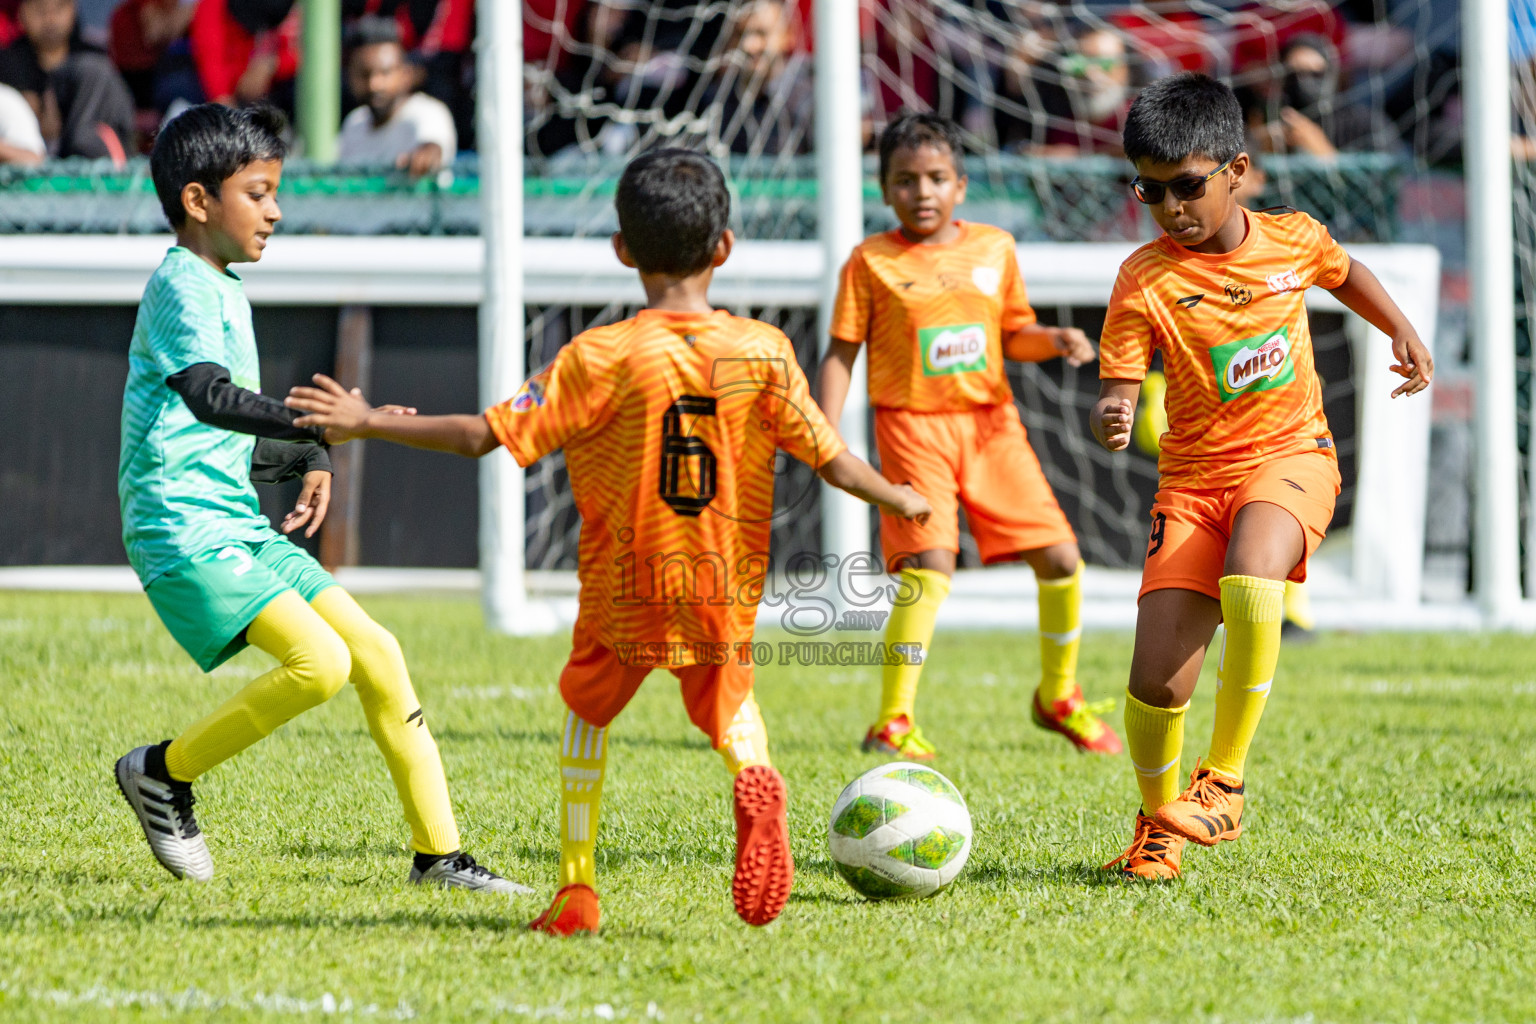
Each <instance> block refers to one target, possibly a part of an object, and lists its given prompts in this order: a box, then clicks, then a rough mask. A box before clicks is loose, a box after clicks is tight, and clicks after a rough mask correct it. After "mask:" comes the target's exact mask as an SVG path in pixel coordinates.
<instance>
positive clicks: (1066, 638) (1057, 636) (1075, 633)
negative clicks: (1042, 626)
mask: <svg viewBox="0 0 1536 1024" xmlns="http://www.w3.org/2000/svg"><path fill="white" fill-rule="evenodd" d="M1082 635H1083V627H1081V626H1079V627H1077V628H1076V629H1072V630H1068V631H1067V632H1065V633H1041V634H1040V639H1042V640H1049V641H1050V642H1051V643H1053V644H1056V645H1057V646H1062V645H1064V644H1069V643H1071V642H1072V641H1074V640H1076V639H1077V638H1078V637H1080V636H1082Z"/></svg>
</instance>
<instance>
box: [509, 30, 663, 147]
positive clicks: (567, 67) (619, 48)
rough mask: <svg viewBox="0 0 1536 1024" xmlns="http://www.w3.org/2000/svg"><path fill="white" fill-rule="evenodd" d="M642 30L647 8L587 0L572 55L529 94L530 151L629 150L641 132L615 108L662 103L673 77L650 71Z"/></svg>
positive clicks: (649, 107)
mask: <svg viewBox="0 0 1536 1024" xmlns="http://www.w3.org/2000/svg"><path fill="white" fill-rule="evenodd" d="M645 29H646V24H645V15H644V13H643V12H641V11H638V10H633V9H631V8H630V6H629V4H628V3H626V2H624V0H588V2H587V5H586V7H585V8H583V10H582V12H581V14H580V16H579V17H578V18H577V22H576V37H575V45H574V46H573V47H572V52H571V53H570V54H569V55H568V57H569V59H568V60H566V61H564V62H563V63H562V65H561V66H560V67H559V69H558V70H557V71H556V72H555V74H554V75H553V76H546V78H545V79H544V81H543V82H541V83H539V84H538V86H537V87H536V88H535V89H534V90H533V95H532V96H531V97H530V102H529V105H528V113H529V115H530V120H529V123H528V126H527V128H528V132H529V149H530V151H531V152H532V153H534V154H536V155H539V156H546V157H548V156H554V155H555V154H557V153H561V152H564V151H567V150H573V149H579V150H580V151H582V152H592V151H594V150H597V151H602V152H607V153H618V154H622V153H625V152H628V150H629V149H630V147H631V146H632V145H633V144H634V142H635V140H636V138H637V137H638V135H639V132H638V130H637V129H636V127H635V125H634V124H633V123H630V122H631V119H630V118H622V117H621V118H615V117H614V114H616V113H618V112H619V111H620V110H636V111H646V112H652V111H659V110H661V109H662V106H663V102H664V96H663V88H664V87H665V86H667V85H668V84H670V83H669V82H668V81H667V80H666V79H665V78H664V77H662V78H659V79H657V78H656V77H655V76H654V73H648V72H649V69H648V65H649V63H650V58H651V55H652V50H651V48H650V47H649V46H648V45H647V44H646V42H645ZM678 91H680V90H678ZM684 99H686V97H684ZM662 112H663V113H664V111H662Z"/></svg>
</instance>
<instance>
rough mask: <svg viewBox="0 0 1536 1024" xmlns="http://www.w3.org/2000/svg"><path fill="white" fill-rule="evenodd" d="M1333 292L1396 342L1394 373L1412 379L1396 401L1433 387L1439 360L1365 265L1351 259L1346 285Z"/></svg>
mask: <svg viewBox="0 0 1536 1024" xmlns="http://www.w3.org/2000/svg"><path fill="white" fill-rule="evenodd" d="M1332 291H1333V294H1334V297H1335V298H1337V299H1338V300H1339V301H1340V302H1342V303H1344V305H1345V306H1347V307H1349V309H1350V310H1352V311H1353V312H1355V313H1358V314H1359V315H1360V316H1361V317H1363V318H1364V319H1365V320H1366V322H1368V323H1369V324H1370V325H1371V326H1373V327H1375V328H1376V329H1377V330H1379V331H1381V333H1383V334H1385V335H1386V336H1387V337H1389V338H1391V339H1392V355H1393V356H1394V357H1395V358H1396V359H1397V362H1396V363H1394V364H1392V372H1393V373H1395V374H1397V375H1398V376H1399V377H1407V378H1408V380H1407V382H1406V383H1404V384H1402V385H1401V386H1400V387H1398V389H1397V390H1396V391H1393V392H1392V397H1393V398H1396V397H1397V396H1398V395H1416V394H1418V393H1419V392H1420V391H1423V390H1424V389H1425V388H1427V387H1429V382H1430V381H1432V380H1434V379H1435V360H1434V359H1433V357H1431V356H1430V354H1429V349H1427V348H1425V347H1424V343H1423V342H1422V341H1420V340H1419V332H1418V331H1416V330H1414V329H1413V325H1412V324H1410V323H1409V322H1408V318H1407V317H1406V316H1404V315H1403V311H1402V310H1401V309H1398V308H1397V303H1395V302H1393V301H1392V297H1391V296H1390V295H1388V294H1387V290H1386V289H1385V288H1383V287H1382V286H1381V282H1380V281H1378V280H1376V275H1375V274H1373V273H1371V272H1370V270H1369V269H1368V268H1367V267H1366V265H1365V264H1363V263H1361V262H1360V261H1359V260H1355V259H1351V260H1350V261H1349V272H1348V273H1347V274H1346V275H1345V277H1344V283H1343V284H1341V285H1339V286H1338V287H1337V288H1334V289H1332Z"/></svg>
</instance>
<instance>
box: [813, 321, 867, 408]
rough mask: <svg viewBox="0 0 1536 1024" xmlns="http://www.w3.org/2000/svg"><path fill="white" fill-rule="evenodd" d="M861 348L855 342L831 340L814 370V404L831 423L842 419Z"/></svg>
mask: <svg viewBox="0 0 1536 1024" xmlns="http://www.w3.org/2000/svg"><path fill="white" fill-rule="evenodd" d="M861 348H863V346H862V345H860V344H858V343H857V342H853V341H843V340H842V339H840V338H833V339H832V342H831V344H829V345H828V346H827V354H826V355H824V356H822V358H821V366H820V367H818V368H817V370H816V404H817V405H819V406H821V411H822V412H824V413H826V416H827V419H828V420H830V421H831V422H832V423H838V422H840V421H841V420H842V418H843V405H844V404H845V403H846V402H847V401H848V388H849V385H850V382H851V381H852V380H853V364H854V363H856V362H857V361H858V359H859V349H861Z"/></svg>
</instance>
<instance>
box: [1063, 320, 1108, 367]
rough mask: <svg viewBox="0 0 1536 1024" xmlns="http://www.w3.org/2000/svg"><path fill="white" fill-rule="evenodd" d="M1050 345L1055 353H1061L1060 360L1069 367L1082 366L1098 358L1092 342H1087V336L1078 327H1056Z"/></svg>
mask: <svg viewBox="0 0 1536 1024" xmlns="http://www.w3.org/2000/svg"><path fill="white" fill-rule="evenodd" d="M1051 344H1052V345H1055V346H1056V351H1057V352H1060V353H1061V358H1063V359H1065V360H1066V361H1067V365H1069V366H1083V365H1086V364H1087V363H1091V362H1093V361H1094V360H1095V359H1097V358H1099V354H1098V352H1096V351H1094V348H1093V342H1091V341H1089V340H1088V335H1086V334H1084V333H1083V331H1082V328H1079V327H1057V328H1056V329H1055V331H1054V334H1053V337H1052V338H1051Z"/></svg>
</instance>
